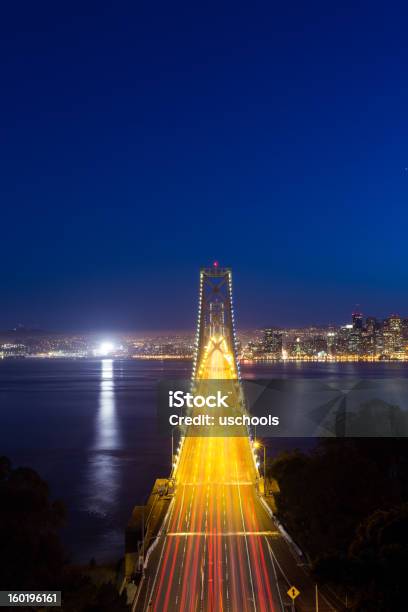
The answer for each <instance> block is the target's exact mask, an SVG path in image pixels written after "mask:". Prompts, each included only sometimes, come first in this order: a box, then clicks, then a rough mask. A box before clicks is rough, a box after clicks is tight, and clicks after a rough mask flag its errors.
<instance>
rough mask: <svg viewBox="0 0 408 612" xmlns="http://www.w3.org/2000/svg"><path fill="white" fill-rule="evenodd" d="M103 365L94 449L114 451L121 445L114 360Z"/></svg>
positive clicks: (107, 360) (105, 361)
mask: <svg viewBox="0 0 408 612" xmlns="http://www.w3.org/2000/svg"><path fill="white" fill-rule="evenodd" d="M101 364H102V371H101V392H100V396H99V412H98V418H97V421H96V437H95V445H94V448H95V449H96V450H101V449H104V450H112V449H117V448H119V445H120V440H119V432H118V424H117V419H116V412H115V394H114V378H113V360H112V359H103V361H101Z"/></svg>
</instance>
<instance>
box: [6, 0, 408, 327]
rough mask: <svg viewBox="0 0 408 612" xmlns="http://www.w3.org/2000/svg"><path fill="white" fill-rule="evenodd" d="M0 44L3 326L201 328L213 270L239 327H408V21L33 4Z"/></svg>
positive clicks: (383, 6)
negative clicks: (203, 277) (229, 279)
mask: <svg viewBox="0 0 408 612" xmlns="http://www.w3.org/2000/svg"><path fill="white" fill-rule="evenodd" d="M193 4H195V5H196V6H191V5H193ZM12 5H13V6H12ZM0 30H1V31H0V53H1V58H2V66H1V90H2V93H1V96H0V110H1V113H0V122H1V141H0V168H1V171H0V172H1V181H0V198H1V207H2V216H1V219H2V224H1V226H2V231H1V246H2V249H1V252H2V256H1V259H0V274H1V285H2V286H1V294H0V295H1V299H0V327H1V328H7V327H9V326H14V325H15V324H17V323H24V324H26V325H31V326H41V327H44V328H53V329H87V328H92V329H103V328H106V329H112V328H121V329H135V330H143V329H154V328H157V329H158V328H162V329H169V328H190V327H193V326H194V322H195V317H196V309H197V288H198V269H199V267H200V266H201V265H206V264H208V263H211V262H212V261H213V260H214V259H218V260H219V261H220V263H221V264H225V265H230V266H232V267H233V270H234V284H235V302H236V310H237V320H238V325H239V326H240V325H241V326H261V325H264V324H276V325H286V324H287V325H289V324H305V323H327V322H329V321H335V322H344V321H346V320H347V319H348V318H349V317H350V313H351V311H352V310H353V308H354V307H355V305H356V304H360V308H361V309H362V311H363V312H364V313H366V314H377V315H379V316H385V315H387V314H389V313H390V312H392V311H396V312H399V313H400V314H402V315H408V283H407V281H408V272H407V268H408V266H407V259H408V258H407V217H408V213H407V195H408V170H407V168H408V124H407V118H408V46H407V31H408V9H407V8H405V9H404V8H403V4H402V3H401V4H399V3H386V2H384V3H376V2H345V3H330V2H329V3H328V2H311V3H309V2H304V1H303V0H302V1H301V2H295V3H282V2H279V3H274V2H272V3H271V2H265V3H254V2H248V3H246V4H241V3H236V2H234V3H230V4H227V3H218V2H216V3H205V4H202V5H201V6H198V4H197V3H191V2H190V3H187V2H186V3H184V4H179V3H176V4H174V3H169V2H163V3H160V2H159V3H157V2H129V3H126V2H120V3H115V2H103V1H102V2H95V3H90V2H69V3H68V2H64V3H62V2H40V3H34V2H29V1H27V2H18V3H8V4H4V5H3V6H2V15H1V20H0Z"/></svg>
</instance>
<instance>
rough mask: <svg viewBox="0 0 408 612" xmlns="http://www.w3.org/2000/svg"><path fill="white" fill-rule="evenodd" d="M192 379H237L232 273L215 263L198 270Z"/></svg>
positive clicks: (238, 376) (238, 374) (238, 375)
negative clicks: (197, 298)
mask: <svg viewBox="0 0 408 612" xmlns="http://www.w3.org/2000/svg"><path fill="white" fill-rule="evenodd" d="M192 377H193V380H201V379H212V378H229V379H236V380H240V372H239V365H238V359H237V341H236V335H235V323H234V309H233V304H232V273H231V269H230V268H221V267H220V266H219V265H218V262H214V264H213V265H212V266H211V267H209V268H201V270H200V292H199V305H198V323H197V334H196V341H195V358H194V366H193V376H192Z"/></svg>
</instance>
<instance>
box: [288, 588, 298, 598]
mask: <svg viewBox="0 0 408 612" xmlns="http://www.w3.org/2000/svg"><path fill="white" fill-rule="evenodd" d="M288 595H289V597H290V598H291V600H292V601H295V599H296V597H297V596H298V595H300V591H298V590H297V588H296V587H295V586H291V587H290V589H289V591H288Z"/></svg>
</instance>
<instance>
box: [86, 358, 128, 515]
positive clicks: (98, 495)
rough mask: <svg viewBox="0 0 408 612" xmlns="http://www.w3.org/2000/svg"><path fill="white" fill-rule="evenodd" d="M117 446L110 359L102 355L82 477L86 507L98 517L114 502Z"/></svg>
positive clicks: (117, 483)
mask: <svg viewBox="0 0 408 612" xmlns="http://www.w3.org/2000/svg"><path fill="white" fill-rule="evenodd" d="M120 447H121V436H120V430H119V424H118V419H117V414H116V405H115V380H114V369H113V360H112V359H103V360H102V361H101V378H100V394H99V402H98V412H97V416H96V420H95V435H94V443H93V445H92V447H91V448H92V453H91V455H90V458H89V464H88V470H87V478H86V486H87V488H88V499H87V504H86V510H87V511H88V512H91V513H93V514H95V515H97V517H99V518H106V517H109V516H110V514H111V513H112V511H113V509H114V507H115V505H116V504H117V503H118V497H119V496H118V493H119V486H120V465H119V463H118V458H117V456H116V453H115V451H117V450H119V449H120Z"/></svg>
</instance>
